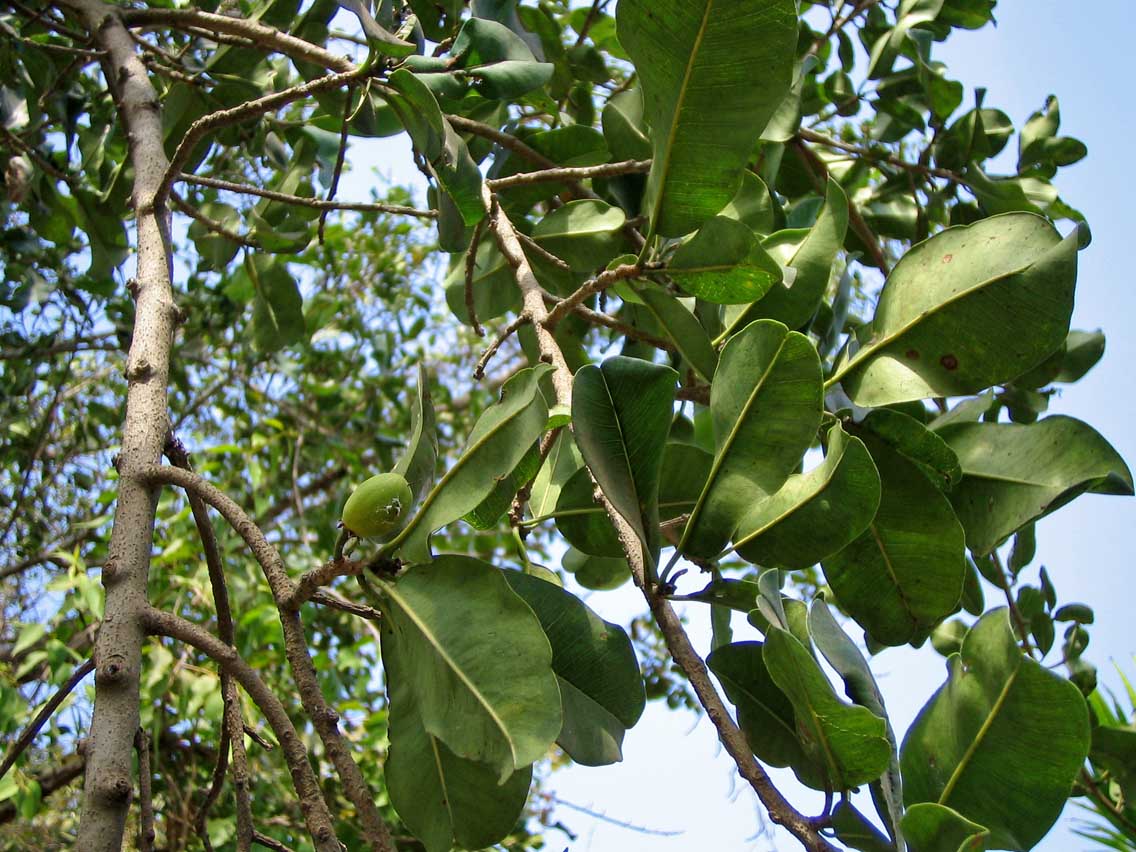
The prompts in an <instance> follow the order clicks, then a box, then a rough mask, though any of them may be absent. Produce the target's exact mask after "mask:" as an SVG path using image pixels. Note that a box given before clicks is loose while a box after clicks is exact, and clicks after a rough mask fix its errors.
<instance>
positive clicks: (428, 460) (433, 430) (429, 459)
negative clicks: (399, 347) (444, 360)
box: [393, 364, 438, 503]
mask: <svg viewBox="0 0 1136 852" xmlns="http://www.w3.org/2000/svg"><path fill="white" fill-rule="evenodd" d="M437 464H438V432H437V426H436V425H435V422H434V402H433V400H432V399H431V398H430V385H429V376H428V375H427V373H426V366H425V365H424V364H419V365H418V386H417V387H416V388H415V393H414V399H413V400H412V401H411V403H410V438H409V440H408V441H407V444H406V450H405V451H404V452H403V454H402V457H401V458H400V459H399V460H398V463H397V464H395V466H394V468H393V471H394V472H395V473H397V474H398V475H399V476H402V477H403V478H405V479H406V481H407V483H408V484H409V485H410V490H411V492H413V494H414V500H415V502H416V503H420V502H421V501H422V500H424V499H425V497H426V495H427V494H428V493H429V491H430V489H431V488H432V487H433V485H434V471H435V468H436V467H437Z"/></svg>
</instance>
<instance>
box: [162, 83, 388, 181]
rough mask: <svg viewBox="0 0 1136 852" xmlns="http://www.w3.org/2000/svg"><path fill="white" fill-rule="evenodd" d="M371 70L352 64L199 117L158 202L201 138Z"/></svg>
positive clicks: (175, 159)
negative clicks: (340, 71) (347, 68)
mask: <svg viewBox="0 0 1136 852" xmlns="http://www.w3.org/2000/svg"><path fill="white" fill-rule="evenodd" d="M369 73H370V71H369V70H365V69H361V68H352V69H351V70H350V71H344V72H342V73H340V74H328V75H326V76H324V77H317V78H316V79H314V80H310V81H308V82H307V83H302V84H301V85H299V86H292V87H290V88H288V89H284V90H283V91H280V92H273V93H272V94H270V95H265V96H264V97H262V98H256V99H254V100H251V101H245V102H244V103H243V104H238V105H237V106H235V107H231V108H229V109H221V110H217V111H216V112H211V113H209V115H204V116H202V117H201V118H199V119H197V121H195V122H193V124H191V125H190V126H189V130H187V131H186V133H185V136H183V137H182V140H181V141H180V142H179V143H178V146H177V149H176V150H175V151H174V154H173V156H172V157H170V165H169V167H168V168H167V169H166V174H165V177H164V178H163V179H162V183H161V186H159V188H158V192H157V193H156V199H155V200H156V202H159V203H160V202H161V201H162V200H163V199H165V198H166V197H167V196H168V194H169V191H170V187H171V186H172V185H173V183H174V181H175V180H176V179H177V177H178V175H180V174H181V170H182V168H183V167H184V166H185V164H186V163H188V162H189V158H190V156H191V155H192V154H193V149H194V148H196V147H197V143H198V142H200V141H201V140H202V139H203V138H204V137H205V135H206V134H208V133H210V132H211V131H214V130H216V129H218V128H220V127H227V126H228V125H230V124H236V123H238V122H241V121H245V120H247V119H250V118H255V117H258V116H261V115H263V114H264V113H266V112H274V111H275V110H277V109H279V108H280V107H283V106H286V105H288V104H290V103H293V102H295V101H298V100H301V99H302V98H306V97H307V96H308V95H313V94H316V93H318V92H324V91H327V90H328V89H338V88H340V87H341V86H345V85H350V84H351V83H354V82H355V81H357V80H359V79H360V78H361V77H362V76H364V75H365V74H369Z"/></svg>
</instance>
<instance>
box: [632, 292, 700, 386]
mask: <svg viewBox="0 0 1136 852" xmlns="http://www.w3.org/2000/svg"><path fill="white" fill-rule="evenodd" d="M638 293H639V296H640V297H641V298H642V299H643V303H644V304H645V305H646V306H647V310H648V311H650V312H651V315H652V316H653V317H654V318H655V319H656V320H658V322H659V325H660V326H662V328H663V330H664V331H666V333H667V337H669V338H670V339H671V340H673V341H674V344H675V346H676V347H677V348H678V351H679V353H680V354H681V355H682V357H683V358H685V359H686V360H687V362H688V363H689V364H690V366H691V367H693V368H694V370H695V371H696V372H697V373H698V375H700V376H701V377H702V378H703V379H705V380H706V381H708V382H709V381H712V380H713V378H714V370H715V369H717V367H718V353H717V351H715V349H714V347H713V346H711V345H710V337H709V335H707V334H706V329H704V328H703V327H702V323H700V322H699V321H698V318H697V317H696V316H695V315H694V314H692V313H691V312H690V311H688V310H687V309H686V306H685V305H683V304H682V302H680V301H679V300H678V299H676V298H675V297H674V296H672V295H670V294H669V293H665V292H663V291H662V290H657V289H655V288H653V287H644V288H643V289H642V290H639V291H638Z"/></svg>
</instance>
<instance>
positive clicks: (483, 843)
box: [382, 622, 532, 852]
mask: <svg viewBox="0 0 1136 852" xmlns="http://www.w3.org/2000/svg"><path fill="white" fill-rule="evenodd" d="M382 633H383V642H382V654H383V668H384V669H385V670H386V677H387V691H388V696H389V702H390V705H389V706H390V717H389V737H390V750H389V752H388V753H387V760H386V764H385V766H384V777H385V778H386V782H387V790H388V791H389V793H390V799H391V804H392V805H393V806H394V809H395V810H396V811H397V812H398V815H399V817H400V818H401V819H402V821H403V822H404V823H405V824H406V827H407V828H409V829H410V831H411V832H413V833H414V835H415V836H416V837H417V838H418V839H420V840H421V841H422V842H423V844H425V846H426V849H427V852H449V850H450V849H452V848H453V846H454V845H455V843H456V844H457V845H459V846H461V847H462V848H464V849H482V848H485V847H487V846H491V845H493V844H494V843H496V842H497V841H499V840H501V839H502V838H504V837H505V836H507V835H508V834H509V832H510V831H512V830H513V827H514V826H515V825H516V823H517V819H518V818H519V817H520V815H521V813H522V811H523V810H524V807H525V800H526V799H527V798H528V792H529V784H530V783H531V781H532V767H531V766H526V767H525V768H523V769H520V770H518V771H516V772H514V773H513V774H512V775H510V776H509V777H508V779H507V780H506V781H505V783H504V784H502V785H499V784H498V775H497V772H495V771H494V770H493V769H492V768H491V767H490V766H488V765H487V764H484V763H478V762H476V761H473V760H466V759H464V758H461V757H458V756H457V755H456V754H454V753H453V752H452V751H451V750H450V749H449V748H448V747H447V746H446V744H445V743H444V742H442V741H441V740H439V739H438V738H436V737H433V736H431V735H430V734H428V733H427V732H426V728H425V727H423V724H422V717H421V716H420V711H419V704H418V700H417V697H416V696H415V693H414V689H413V682H412V678H413V675H412V673H411V672H410V671H408V670H407V669H406V666H407V665H408V664H413V655H410V659H404V655H403V653H402V651H401V643H400V642H399V640H398V638H397V637H396V636H395V635H394V630H393V629H392V627H391V625H390V624H387V623H385V622H384V624H383V629H382Z"/></svg>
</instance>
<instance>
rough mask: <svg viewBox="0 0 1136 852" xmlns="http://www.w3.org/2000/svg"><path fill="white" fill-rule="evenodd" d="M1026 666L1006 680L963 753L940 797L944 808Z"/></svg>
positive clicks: (1022, 664)
mask: <svg viewBox="0 0 1136 852" xmlns="http://www.w3.org/2000/svg"><path fill="white" fill-rule="evenodd" d="M1024 665H1025V661H1024V660H1023V661H1021V662H1020V663H1019V664H1018V667H1017V668H1016V669H1014V672H1013V674H1011V675H1010V676H1009V677H1008V678H1007V679H1006V684H1005V685H1004V686H1003V687H1002V691H1001V692H1000V693H999V694H998V698H997V700H995V702H994V706H993V707H991V708H990V713H989V714H988V715H987V716H986V718H985V719H984V720H983V722H982V726H981V727H980V728H979V729H978V733H977V734H975V737H974V740H973V741H971V743H970V745H969V746H967V749H966V751H965V752H964V753H963V756H962V758H961V759H960V760H959V762H958V765H957V766H956V767H955V769H954V771H953V772H952V773H951V777H950V778H949V779H948V780H947V783H946V786H945V787H943V792H942V793H941V794H940V795H939V804H940V805H943V806H944V807H946V806H947V800H948V799H949V798H950V797H951V794H952V793H954V790H955V787H956V786H957V785H958V782H959V780H960V779H961V778H962V774H963V772H965V771H966V769H967V766H968V764H969V763H970V761H971V760H972V759H973V758H974V755H975V752H977V751H978V749H979V747H980V746H981V745H982V741H983V740H984V739H985V738H986V735H987V734H988V733H989V732H990V728H991V727H992V726H993V724H994V721H995V720H996V719H997V718H998V714H999V713H1000V712H1001V710H1002V706H1003V705H1004V704H1005V703H1006V700H1007V699H1008V698H1009V695H1010V690H1011V688H1013V686H1014V682H1015V681H1016V680H1017V679H1018V674H1019V672H1021V670H1022V666H1024Z"/></svg>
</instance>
